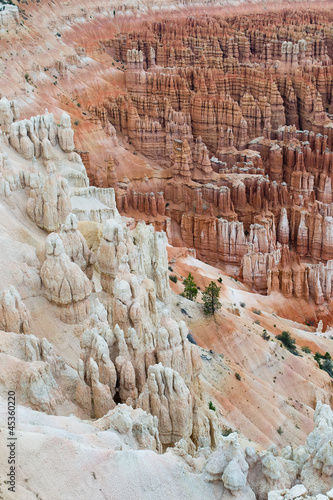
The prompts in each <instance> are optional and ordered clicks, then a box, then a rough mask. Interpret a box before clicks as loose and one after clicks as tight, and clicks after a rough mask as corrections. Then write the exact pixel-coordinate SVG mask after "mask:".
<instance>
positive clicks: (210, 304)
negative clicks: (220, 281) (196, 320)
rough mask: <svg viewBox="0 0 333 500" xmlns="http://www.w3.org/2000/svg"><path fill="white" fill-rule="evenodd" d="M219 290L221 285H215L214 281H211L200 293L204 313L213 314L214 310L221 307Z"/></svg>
mask: <svg viewBox="0 0 333 500" xmlns="http://www.w3.org/2000/svg"><path fill="white" fill-rule="evenodd" d="M220 290H221V287H219V286H217V284H216V283H215V281H212V282H211V283H210V284H209V285H208V286H207V287H206V289H205V291H204V292H203V293H202V300H203V302H204V313H205V314H215V311H216V310H217V309H219V308H220V307H221V302H220V301H219V296H220Z"/></svg>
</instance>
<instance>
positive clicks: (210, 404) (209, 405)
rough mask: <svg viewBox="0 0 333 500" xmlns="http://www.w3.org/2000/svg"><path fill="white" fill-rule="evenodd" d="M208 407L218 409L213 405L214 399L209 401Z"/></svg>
mask: <svg viewBox="0 0 333 500" xmlns="http://www.w3.org/2000/svg"><path fill="white" fill-rule="evenodd" d="M208 408H209V409H210V410H213V411H216V407H215V406H214V405H213V403H212V401H209V403H208Z"/></svg>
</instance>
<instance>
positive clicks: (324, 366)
mask: <svg viewBox="0 0 333 500" xmlns="http://www.w3.org/2000/svg"><path fill="white" fill-rule="evenodd" d="M314 359H315V361H317V363H318V366H319V368H320V369H321V370H324V371H325V372H327V373H328V374H329V376H330V377H332V378H333V361H332V358H331V355H330V353H329V352H325V354H324V355H322V354H320V352H316V354H315V355H314Z"/></svg>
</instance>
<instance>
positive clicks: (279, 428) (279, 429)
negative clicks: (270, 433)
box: [276, 425, 283, 436]
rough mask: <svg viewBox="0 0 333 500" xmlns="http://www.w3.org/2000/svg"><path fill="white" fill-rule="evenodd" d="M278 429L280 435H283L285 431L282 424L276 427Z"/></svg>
mask: <svg viewBox="0 0 333 500" xmlns="http://www.w3.org/2000/svg"><path fill="white" fill-rule="evenodd" d="M276 431H277V432H278V433H279V434H280V436H281V434H282V433H283V430H282V427H281V425H280V426H279V427H278V428H277V429H276Z"/></svg>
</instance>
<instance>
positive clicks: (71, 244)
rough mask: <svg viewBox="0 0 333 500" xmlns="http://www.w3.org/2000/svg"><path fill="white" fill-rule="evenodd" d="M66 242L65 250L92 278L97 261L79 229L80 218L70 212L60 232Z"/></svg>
mask: <svg viewBox="0 0 333 500" xmlns="http://www.w3.org/2000/svg"><path fill="white" fill-rule="evenodd" d="M59 236H60V238H61V239H62V242H63V244H64V248H65V252H66V254H67V255H68V257H69V258H70V260H71V261H72V262H74V263H75V264H77V265H78V266H79V267H80V268H81V269H82V271H83V272H84V273H85V274H86V275H87V277H88V278H89V279H90V280H91V279H92V276H93V271H94V269H93V266H94V264H95V263H96V257H95V255H94V253H93V252H92V251H91V250H90V249H89V247H88V244H87V242H86V240H85V238H84V236H83V235H82V234H81V233H80V231H79V230H78V220H77V217H76V215H74V214H69V215H68V216H67V218H66V221H65V224H62V226H61V231H60V233H59Z"/></svg>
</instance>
